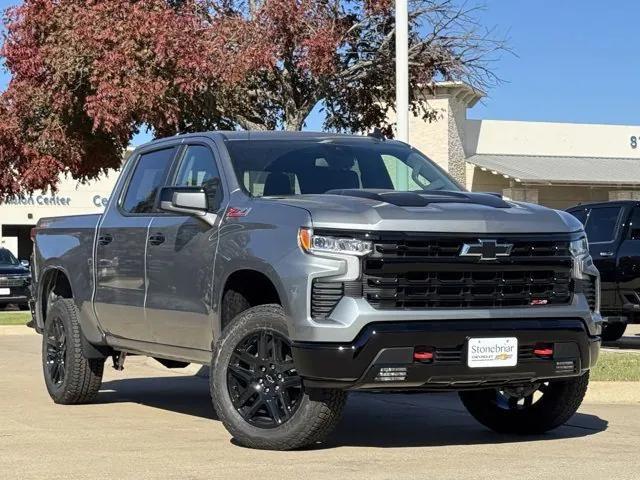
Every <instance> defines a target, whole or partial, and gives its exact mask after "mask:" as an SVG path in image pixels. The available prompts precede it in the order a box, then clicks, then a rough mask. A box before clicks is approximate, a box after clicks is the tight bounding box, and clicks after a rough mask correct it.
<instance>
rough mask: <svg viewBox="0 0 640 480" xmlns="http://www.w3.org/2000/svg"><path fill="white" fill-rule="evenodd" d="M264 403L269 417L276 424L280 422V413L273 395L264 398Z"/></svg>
mask: <svg viewBox="0 0 640 480" xmlns="http://www.w3.org/2000/svg"><path fill="white" fill-rule="evenodd" d="M264 403H265V405H266V406H267V410H269V415H271V418H272V419H273V420H274V421H275V422H276V423H278V424H280V423H282V415H281V414H280V409H279V408H278V402H277V400H276V399H275V398H274V397H270V398H267V399H265V402H264Z"/></svg>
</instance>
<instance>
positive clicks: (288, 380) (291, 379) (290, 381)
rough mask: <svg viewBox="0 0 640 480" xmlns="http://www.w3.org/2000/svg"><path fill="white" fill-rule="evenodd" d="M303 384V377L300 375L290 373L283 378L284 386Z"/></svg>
mask: <svg viewBox="0 0 640 480" xmlns="http://www.w3.org/2000/svg"><path fill="white" fill-rule="evenodd" d="M300 385H302V379H301V378H300V377H299V376H298V375H290V376H288V377H284V380H282V388H291V387H298V386H300Z"/></svg>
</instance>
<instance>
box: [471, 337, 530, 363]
mask: <svg viewBox="0 0 640 480" xmlns="http://www.w3.org/2000/svg"><path fill="white" fill-rule="evenodd" d="M517 364H518V339H517V338H516V337H503V338H470V339H469V343H468V345H467V365H468V366H469V367H471V368H487V367H514V366H516V365H517Z"/></svg>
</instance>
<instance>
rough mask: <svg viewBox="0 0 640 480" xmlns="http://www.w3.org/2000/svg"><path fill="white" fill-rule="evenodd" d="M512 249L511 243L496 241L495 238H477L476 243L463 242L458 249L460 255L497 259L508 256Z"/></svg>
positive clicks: (481, 258)
mask: <svg viewBox="0 0 640 480" xmlns="http://www.w3.org/2000/svg"><path fill="white" fill-rule="evenodd" d="M512 249H513V244H512V243H498V242H497V241H496V240H478V243H465V244H464V245H462V250H461V251H460V256H461V257H480V260H497V258H498V257H508V256H509V255H511V250H512Z"/></svg>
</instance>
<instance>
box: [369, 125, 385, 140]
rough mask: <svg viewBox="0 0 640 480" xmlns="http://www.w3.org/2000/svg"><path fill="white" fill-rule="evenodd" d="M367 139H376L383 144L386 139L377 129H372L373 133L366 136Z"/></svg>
mask: <svg viewBox="0 0 640 480" xmlns="http://www.w3.org/2000/svg"><path fill="white" fill-rule="evenodd" d="M367 137H373V138H377V139H378V140H382V141H383V142H384V141H385V140H386V139H387V137H385V136H384V133H382V130H380V129H379V128H378V127H376V128H374V129H373V132H370V133H368V134H367Z"/></svg>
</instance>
